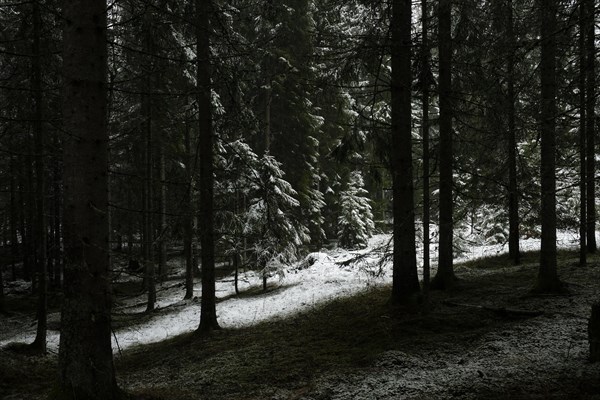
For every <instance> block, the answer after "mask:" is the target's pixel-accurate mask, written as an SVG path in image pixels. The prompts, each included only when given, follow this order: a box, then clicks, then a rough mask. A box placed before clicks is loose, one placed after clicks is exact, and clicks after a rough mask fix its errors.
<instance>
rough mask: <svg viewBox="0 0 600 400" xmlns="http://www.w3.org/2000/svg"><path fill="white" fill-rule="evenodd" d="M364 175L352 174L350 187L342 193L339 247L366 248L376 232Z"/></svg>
mask: <svg viewBox="0 0 600 400" xmlns="http://www.w3.org/2000/svg"><path fill="white" fill-rule="evenodd" d="M367 193H368V192H367V191H366V190H365V188H364V181H363V177H362V174H361V173H360V172H359V171H353V172H351V173H350V177H349V181H348V187H347V188H346V190H343V191H342V192H340V200H339V201H340V216H339V217H338V240H339V245H340V246H342V247H345V248H356V247H365V246H366V245H367V241H368V240H369V238H370V237H371V236H372V234H373V231H374V230H375V224H374V223H373V212H372V209H371V200H370V199H369V198H368V197H366V194H367Z"/></svg>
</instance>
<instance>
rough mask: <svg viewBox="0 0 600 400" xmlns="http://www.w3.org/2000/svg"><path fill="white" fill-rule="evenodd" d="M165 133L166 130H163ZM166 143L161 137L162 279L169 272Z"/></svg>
mask: <svg viewBox="0 0 600 400" xmlns="http://www.w3.org/2000/svg"><path fill="white" fill-rule="evenodd" d="M163 135H164V132H163ZM164 145H165V143H164V140H163V138H162V137H161V138H160V143H159V144H158V169H159V172H158V173H159V180H160V182H159V191H160V197H159V203H158V205H159V210H158V213H159V216H158V243H157V247H158V276H159V279H160V280H161V281H162V280H163V279H164V278H165V276H166V273H167V185H166V184H165V180H166V161H165V151H164V149H163V146H164Z"/></svg>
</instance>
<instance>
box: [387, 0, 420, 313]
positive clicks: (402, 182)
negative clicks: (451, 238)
mask: <svg viewBox="0 0 600 400" xmlns="http://www.w3.org/2000/svg"><path fill="white" fill-rule="evenodd" d="M411 16H412V10H411V1H410V0H394V1H393V3H392V21H391V33H392V85H391V94H392V141H391V154H392V159H391V161H392V181H393V191H394V196H393V215H394V268H393V269H394V274H393V282H392V302H393V303H396V304H399V303H406V302H408V301H409V300H410V299H412V298H413V296H414V295H415V294H416V293H418V292H419V289H420V288H419V278H418V275H417V252H416V245H415V211H414V189H413V174H412V171H413V169H412V107H411V97H412V96H411V88H412V73H411V50H412V41H411V32H410V29H411Z"/></svg>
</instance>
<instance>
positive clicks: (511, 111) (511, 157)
mask: <svg viewBox="0 0 600 400" xmlns="http://www.w3.org/2000/svg"><path fill="white" fill-rule="evenodd" d="M506 12H507V17H508V18H507V19H508V21H507V40H508V52H509V53H508V58H507V66H506V73H507V79H508V99H507V103H508V104H507V105H508V225H509V228H508V253H509V257H510V259H511V260H512V262H513V264H515V265H518V264H519V263H520V262H521V251H520V249H519V185H518V181H517V130H516V126H515V102H516V97H515V49H516V43H515V42H516V41H515V33H514V23H513V2H512V0H507V4H506Z"/></svg>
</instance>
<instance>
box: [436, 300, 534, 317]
mask: <svg viewBox="0 0 600 400" xmlns="http://www.w3.org/2000/svg"><path fill="white" fill-rule="evenodd" d="M442 304H445V305H447V306H450V307H465V308H476V309H478V310H485V311H490V312H493V313H494V314H496V315H499V316H501V317H539V316H540V315H543V314H544V311H539V310H533V311H532V310H517V309H514V308H506V307H490V306H481V305H477V304H464V303H455V302H453V301H448V300H446V301H443V302H442Z"/></svg>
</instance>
